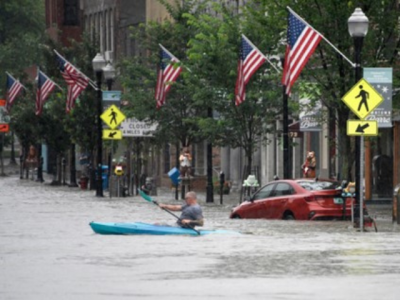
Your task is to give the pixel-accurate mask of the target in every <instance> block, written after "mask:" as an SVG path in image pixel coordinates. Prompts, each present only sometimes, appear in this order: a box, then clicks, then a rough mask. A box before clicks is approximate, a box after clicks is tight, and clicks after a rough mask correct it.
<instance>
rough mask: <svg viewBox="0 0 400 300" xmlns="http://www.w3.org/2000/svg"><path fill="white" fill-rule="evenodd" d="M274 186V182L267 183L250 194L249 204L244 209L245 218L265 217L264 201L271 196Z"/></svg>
mask: <svg viewBox="0 0 400 300" xmlns="http://www.w3.org/2000/svg"><path fill="white" fill-rule="evenodd" d="M274 187H275V183H270V184H267V185H266V186H264V187H262V188H261V189H259V190H258V191H257V192H256V193H255V194H253V195H252V197H251V205H249V206H248V207H247V209H246V210H247V211H246V216H247V218H255V219H259V218H266V211H265V205H264V202H265V201H266V200H267V199H268V198H269V197H270V196H271V194H272V191H273V190H274Z"/></svg>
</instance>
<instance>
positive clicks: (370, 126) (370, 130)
mask: <svg viewBox="0 0 400 300" xmlns="http://www.w3.org/2000/svg"><path fill="white" fill-rule="evenodd" d="M347 135H356V136H376V135H378V122H377V121H363V120H347Z"/></svg>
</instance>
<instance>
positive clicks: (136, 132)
mask: <svg viewBox="0 0 400 300" xmlns="http://www.w3.org/2000/svg"><path fill="white" fill-rule="evenodd" d="M157 126H158V124H157V123H153V124H149V123H148V122H145V121H139V120H137V119H135V118H128V119H126V120H124V121H123V122H122V123H121V130H122V135H123V136H124V137H151V136H153V132H154V131H156V129H157Z"/></svg>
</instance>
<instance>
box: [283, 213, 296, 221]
mask: <svg viewBox="0 0 400 300" xmlns="http://www.w3.org/2000/svg"><path fill="white" fill-rule="evenodd" d="M283 220H287V221H291V220H295V218H294V216H293V214H292V213H291V212H285V214H284V215H283Z"/></svg>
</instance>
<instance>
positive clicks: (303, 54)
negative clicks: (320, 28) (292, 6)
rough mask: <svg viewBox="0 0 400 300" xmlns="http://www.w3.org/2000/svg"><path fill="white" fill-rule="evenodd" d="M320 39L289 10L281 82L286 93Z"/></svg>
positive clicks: (315, 32) (318, 35)
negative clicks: (284, 86)
mask: <svg viewBox="0 0 400 300" xmlns="http://www.w3.org/2000/svg"><path fill="white" fill-rule="evenodd" d="M321 39H322V36H321V35H320V34H319V33H318V32H317V31H315V30H314V29H313V28H311V27H310V26H309V25H308V24H307V23H305V22H303V21H302V20H300V19H299V18H297V16H295V15H294V14H292V12H291V11H289V18H288V32H287V46H286V53H285V64H284V68H283V76H282V84H284V85H286V94H288V95H289V94H290V91H291V89H292V87H293V85H294V83H295V81H296V80H297V78H298V77H299V75H300V73H301V71H302V70H303V68H304V66H305V65H306V64H307V62H308V60H309V58H310V57H311V55H312V54H313V53H314V51H315V49H316V47H317V46H318V44H319V42H320V41H321Z"/></svg>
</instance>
